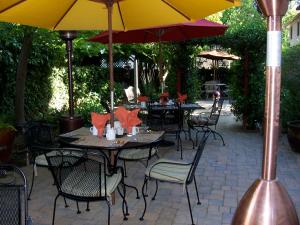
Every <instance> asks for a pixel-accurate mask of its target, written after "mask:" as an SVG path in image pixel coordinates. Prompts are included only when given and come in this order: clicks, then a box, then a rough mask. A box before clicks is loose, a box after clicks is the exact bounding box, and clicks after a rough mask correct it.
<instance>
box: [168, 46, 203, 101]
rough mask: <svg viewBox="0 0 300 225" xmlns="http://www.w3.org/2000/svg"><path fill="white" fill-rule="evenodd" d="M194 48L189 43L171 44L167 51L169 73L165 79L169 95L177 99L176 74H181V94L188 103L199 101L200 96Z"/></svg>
mask: <svg viewBox="0 0 300 225" xmlns="http://www.w3.org/2000/svg"><path fill="white" fill-rule="evenodd" d="M194 53H195V47H194V45H192V44H191V42H189V41H186V42H180V43H176V44H173V45H172V47H171V48H170V50H169V54H170V62H169V64H170V68H169V70H170V73H169V75H168V78H167V81H166V83H167V86H168V87H169V88H168V90H169V93H170V94H171V96H173V97H174V98H177V90H176V82H177V80H176V72H177V71H180V73H181V93H187V95H188V100H189V101H196V100H199V98H200V94H201V82H200V78H199V74H198V72H197V69H196V68H195V66H194V60H195V59H194V56H193V55H194Z"/></svg>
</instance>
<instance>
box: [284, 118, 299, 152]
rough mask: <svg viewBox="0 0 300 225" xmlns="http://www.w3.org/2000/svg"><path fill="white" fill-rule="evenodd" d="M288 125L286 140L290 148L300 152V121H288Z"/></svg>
mask: <svg viewBox="0 0 300 225" xmlns="http://www.w3.org/2000/svg"><path fill="white" fill-rule="evenodd" d="M287 125H288V134H287V137H288V140H289V143H290V146H291V148H292V149H293V150H294V151H296V152H300V120H295V121H290V122H288V123H287Z"/></svg>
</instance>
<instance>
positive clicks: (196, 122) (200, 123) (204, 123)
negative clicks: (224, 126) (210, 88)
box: [187, 98, 225, 146]
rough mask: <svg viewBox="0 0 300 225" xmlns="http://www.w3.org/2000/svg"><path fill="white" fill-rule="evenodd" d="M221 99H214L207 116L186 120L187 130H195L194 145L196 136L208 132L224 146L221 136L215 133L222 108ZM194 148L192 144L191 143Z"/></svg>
mask: <svg viewBox="0 0 300 225" xmlns="http://www.w3.org/2000/svg"><path fill="white" fill-rule="evenodd" d="M223 102H224V99H223V98H215V100H214V103H213V105H212V107H211V111H210V113H209V115H208V116H207V115H201V114H200V115H197V116H195V115H191V117H190V118H189V119H188V120H187V124H188V127H189V129H191V130H195V131H196V134H195V138H196V145H197V144H198V135H199V133H201V132H204V131H207V130H209V131H210V134H212V135H213V136H214V138H215V139H216V135H217V136H219V137H220V138H221V140H222V142H223V145H225V142H224V139H223V136H222V135H221V134H220V133H219V132H217V131H216V128H217V124H218V122H219V118H220V114H221V110H222V107H223ZM211 126H214V129H212V128H210V127H211ZM193 146H194V143H193Z"/></svg>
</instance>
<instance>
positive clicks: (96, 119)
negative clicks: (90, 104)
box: [91, 112, 110, 137]
mask: <svg viewBox="0 0 300 225" xmlns="http://www.w3.org/2000/svg"><path fill="white" fill-rule="evenodd" d="M91 117H92V124H93V125H94V126H95V127H96V128H97V130H98V136H99V137H102V135H103V131H104V127H105V124H106V122H107V121H108V120H110V114H108V113H106V114H99V113H96V112H92V113H91Z"/></svg>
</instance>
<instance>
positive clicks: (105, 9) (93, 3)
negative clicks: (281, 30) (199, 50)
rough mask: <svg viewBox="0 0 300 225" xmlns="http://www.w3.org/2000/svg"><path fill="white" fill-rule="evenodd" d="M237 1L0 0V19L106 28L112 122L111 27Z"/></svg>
mask: <svg viewBox="0 0 300 225" xmlns="http://www.w3.org/2000/svg"><path fill="white" fill-rule="evenodd" d="M239 4H240V0H209V1H199V0H185V1H182V0H143V1H141V0H63V1H62V0H2V1H1V2H0V21H5V22H13V23H20V24H25V25H30V26H36V27H40V28H47V29H51V30H108V31H109V34H110V35H109V68H110V71H109V76H110V92H111V97H110V98H111V117H112V119H111V125H112V126H113V116H114V115H113V108H114V98H113V96H114V79H113V55H112V29H114V30H130V29H137V28H142V27H150V26H156V25H161V24H170V23H180V22H189V21H192V20H194V19H197V18H198V19H199V18H204V17H206V16H208V15H210V14H213V13H215V12H218V11H221V10H223V9H226V8H229V7H232V6H235V5H239ZM158 15H159V16H158Z"/></svg>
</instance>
